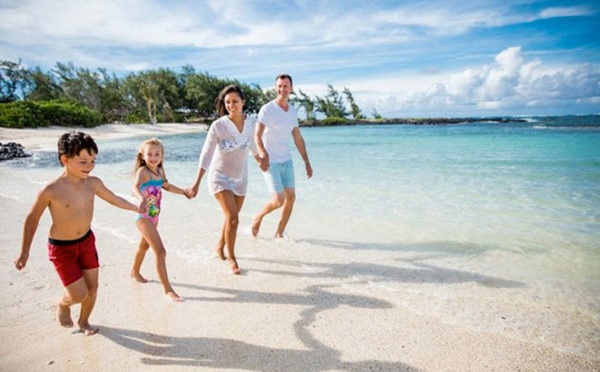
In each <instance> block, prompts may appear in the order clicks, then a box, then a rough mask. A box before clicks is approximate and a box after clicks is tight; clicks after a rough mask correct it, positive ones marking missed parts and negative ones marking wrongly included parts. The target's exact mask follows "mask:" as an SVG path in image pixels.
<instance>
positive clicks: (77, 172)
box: [63, 149, 96, 179]
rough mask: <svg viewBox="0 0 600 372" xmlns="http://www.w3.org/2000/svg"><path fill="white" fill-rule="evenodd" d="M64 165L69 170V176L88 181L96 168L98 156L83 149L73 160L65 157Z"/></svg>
mask: <svg viewBox="0 0 600 372" xmlns="http://www.w3.org/2000/svg"><path fill="white" fill-rule="evenodd" d="M63 164H64V165H65V168H67V171H68V174H70V175H72V176H75V177H77V178H83V179H86V178H88V177H89V175H90V173H91V172H92V170H94V168H95V167H96V154H95V153H94V154H90V153H89V152H88V150H86V149H83V150H81V152H80V153H79V155H75V156H73V157H72V158H67V157H66V156H65V158H64V159H63Z"/></svg>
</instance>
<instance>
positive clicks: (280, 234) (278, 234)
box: [275, 233, 283, 239]
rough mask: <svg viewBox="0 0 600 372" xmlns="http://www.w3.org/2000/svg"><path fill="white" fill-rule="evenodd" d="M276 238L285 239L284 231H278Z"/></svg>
mask: <svg viewBox="0 0 600 372" xmlns="http://www.w3.org/2000/svg"><path fill="white" fill-rule="evenodd" d="M275 239H283V233H276V234H275Z"/></svg>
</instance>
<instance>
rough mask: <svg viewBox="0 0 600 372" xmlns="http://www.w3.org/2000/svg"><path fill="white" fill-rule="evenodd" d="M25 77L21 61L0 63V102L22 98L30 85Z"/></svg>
mask: <svg viewBox="0 0 600 372" xmlns="http://www.w3.org/2000/svg"><path fill="white" fill-rule="evenodd" d="M27 75H28V74H27V70H25V68H24V67H23V66H22V65H21V60H19V61H18V62H13V61H5V60H3V61H0V102H13V101H16V100H18V99H19V98H22V97H23V96H24V95H25V94H24V92H25V91H26V89H27V88H28V86H29V85H30V83H29V81H28V79H27Z"/></svg>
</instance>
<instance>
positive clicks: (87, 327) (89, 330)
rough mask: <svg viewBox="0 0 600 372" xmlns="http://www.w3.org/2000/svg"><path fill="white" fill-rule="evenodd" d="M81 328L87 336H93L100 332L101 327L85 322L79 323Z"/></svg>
mask: <svg viewBox="0 0 600 372" xmlns="http://www.w3.org/2000/svg"><path fill="white" fill-rule="evenodd" d="M79 330H80V331H81V332H83V333H85V335H86V336H93V335H95V334H96V333H98V331H99V330H100V329H98V327H93V326H92V325H91V324H90V323H88V322H85V323H79Z"/></svg>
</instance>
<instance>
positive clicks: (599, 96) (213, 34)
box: [0, 0, 600, 116]
mask: <svg viewBox="0 0 600 372" xmlns="http://www.w3.org/2000/svg"><path fill="white" fill-rule="evenodd" d="M0 20H1V22H0V58H1V59H9V60H17V59H19V58H20V59H21V60H22V62H23V63H24V64H25V65H27V66H36V65H38V66H41V67H42V68H43V69H50V68H52V67H53V66H54V65H55V63H56V62H57V61H60V62H67V61H72V62H73V63H74V64H75V65H76V66H81V67H89V68H93V69H94V68H97V67H105V68H107V69H109V70H111V71H115V72H116V73H117V74H118V75H120V76H122V75H126V74H127V73H129V72H132V71H140V70H143V69H149V68H156V67H169V68H172V69H173V70H176V71H179V70H180V68H181V66H183V65H185V64H191V65H193V66H194V67H195V68H196V70H198V71H208V72H209V73H211V74H213V75H217V76H220V77H229V78H237V79H239V80H241V81H244V82H247V83H259V84H260V85H261V86H262V87H265V88H266V87H270V86H272V84H273V78H274V76H276V75H277V74H279V73H281V72H286V73H289V74H291V75H292V76H293V77H294V79H295V80H294V83H295V89H296V90H298V89H302V91H304V92H306V93H309V94H313V95H314V94H323V93H324V91H325V90H326V84H328V83H329V84H332V85H333V86H335V87H336V88H338V89H339V90H342V89H343V88H344V87H348V88H349V89H350V90H351V91H352V92H353V93H354V95H355V98H356V100H357V101H358V103H359V105H360V106H361V107H362V108H363V111H364V113H365V114H370V113H371V112H372V110H373V109H376V110H377V111H378V112H380V113H381V114H384V115H385V116H493V115H545V114H551V115H554V114H586V113H600V42H599V40H600V37H599V36H600V5H598V3H596V2H594V1H576V0H575V1H506V0H505V1H486V0H483V1H477V2H469V1H464V0H461V1H452V0H450V1H447V0H444V1H442V0H435V1H376V0H371V1H352V0H345V1H335V0H332V1H326V0H322V1H314V0H296V1H242V0H213V1H176V0H164V1H158V0H118V1H117V0H86V1H81V0H62V1H47V0H46V1H44V0H0Z"/></svg>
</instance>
